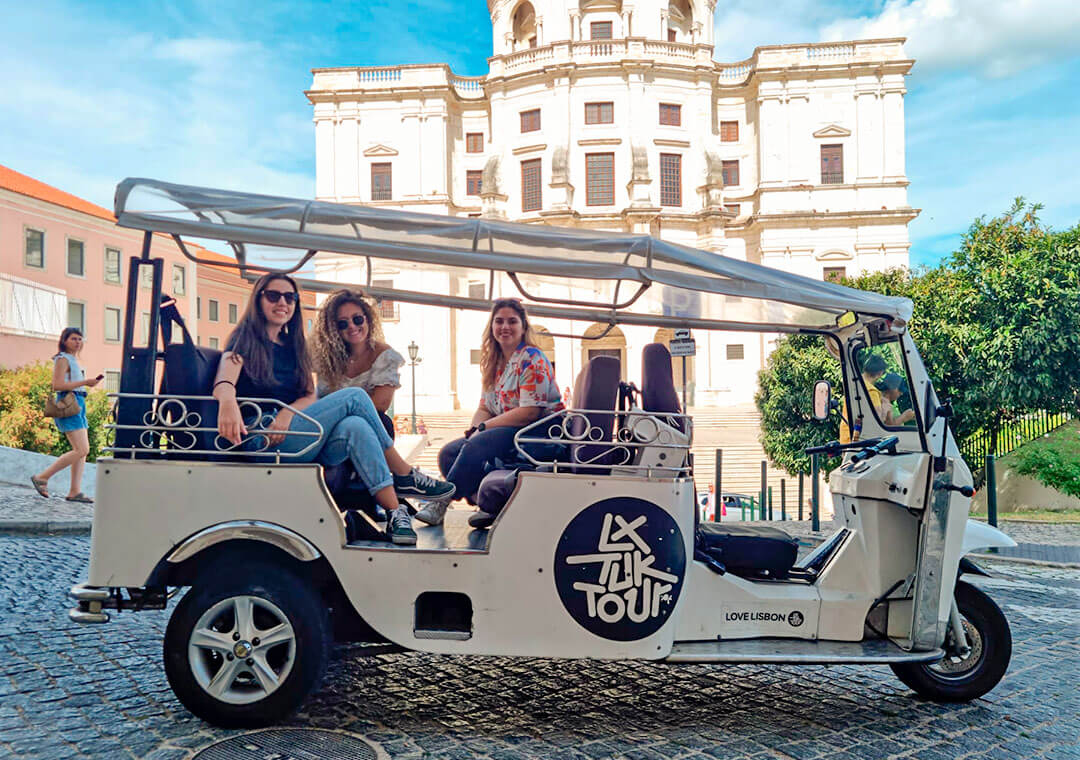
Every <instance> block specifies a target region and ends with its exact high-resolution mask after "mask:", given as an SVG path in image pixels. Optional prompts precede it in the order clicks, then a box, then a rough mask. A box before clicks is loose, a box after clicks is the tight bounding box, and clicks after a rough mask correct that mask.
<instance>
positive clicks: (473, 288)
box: [469, 282, 487, 301]
mask: <svg viewBox="0 0 1080 760" xmlns="http://www.w3.org/2000/svg"><path fill="white" fill-rule="evenodd" d="M469 298H475V299H477V300H478V301H483V300H484V299H485V298H487V286H486V285H485V284H484V283H482V282H470V283H469Z"/></svg>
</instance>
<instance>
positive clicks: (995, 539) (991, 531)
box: [960, 520, 1016, 554]
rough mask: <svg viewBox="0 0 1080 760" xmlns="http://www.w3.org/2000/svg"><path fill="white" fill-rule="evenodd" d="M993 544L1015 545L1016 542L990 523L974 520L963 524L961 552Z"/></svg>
mask: <svg viewBox="0 0 1080 760" xmlns="http://www.w3.org/2000/svg"><path fill="white" fill-rule="evenodd" d="M994 546H1002V547H1005V546H1016V542H1015V541H1013V540H1012V539H1011V538H1009V537H1008V536H1007V535H1005V534H1004V533H1002V532H1001V531H1000V530H998V529H997V528H995V527H993V526H991V525H987V524H986V523H981V522H977V521H975V520H968V521H967V524H966V525H965V526H964V543H963V545H962V546H961V547H960V553H961V554H968V553H970V552H973V551H975V550H976V549H989V548H991V547H994Z"/></svg>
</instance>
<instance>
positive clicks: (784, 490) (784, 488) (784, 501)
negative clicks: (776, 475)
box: [780, 478, 787, 522]
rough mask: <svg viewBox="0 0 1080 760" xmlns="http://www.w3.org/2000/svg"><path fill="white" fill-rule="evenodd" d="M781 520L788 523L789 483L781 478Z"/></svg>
mask: <svg viewBox="0 0 1080 760" xmlns="http://www.w3.org/2000/svg"><path fill="white" fill-rule="evenodd" d="M780 519H781V520H783V521H784V522H787V481H786V480H785V479H784V478H780Z"/></svg>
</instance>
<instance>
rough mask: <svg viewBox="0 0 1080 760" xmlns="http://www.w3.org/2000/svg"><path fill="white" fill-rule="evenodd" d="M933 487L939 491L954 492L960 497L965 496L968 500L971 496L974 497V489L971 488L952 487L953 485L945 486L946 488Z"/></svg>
mask: <svg viewBox="0 0 1080 760" xmlns="http://www.w3.org/2000/svg"><path fill="white" fill-rule="evenodd" d="M934 487H935V488H937V489H938V490H940V491H956V492H957V493H958V494H960V495H962V496H966V497H968V498H969V499H970V498H971V497H972V496H974V495H975V489H974V488H972V487H971V486H954V485H951V484H950V485H947V486H934Z"/></svg>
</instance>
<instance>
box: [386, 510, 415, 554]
mask: <svg viewBox="0 0 1080 760" xmlns="http://www.w3.org/2000/svg"><path fill="white" fill-rule="evenodd" d="M386 535H388V536H389V537H390V541H391V543H395V544H399V545H401V546H415V545H416V531H415V530H413V529H412V518H411V517H409V510H408V509H406V508H405V507H398V508H397V509H395V510H394V511H393V512H391V513H390V519H389V520H387V521H386Z"/></svg>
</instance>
